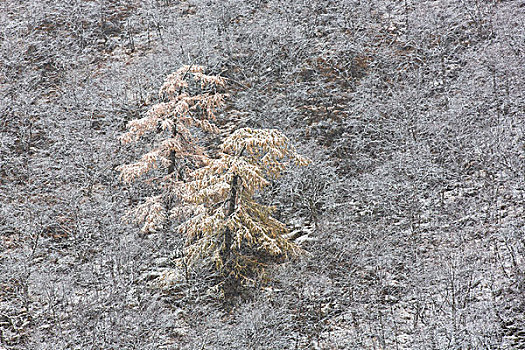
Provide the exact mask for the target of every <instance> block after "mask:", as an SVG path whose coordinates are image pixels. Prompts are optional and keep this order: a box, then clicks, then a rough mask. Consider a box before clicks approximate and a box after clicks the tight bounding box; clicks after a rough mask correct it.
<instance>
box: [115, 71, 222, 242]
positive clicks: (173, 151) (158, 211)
mask: <svg viewBox="0 0 525 350" xmlns="http://www.w3.org/2000/svg"><path fill="white" fill-rule="evenodd" d="M224 85H225V80H224V78H222V77H220V76H215V75H207V74H205V73H204V67H202V66H196V65H191V66H182V67H181V68H179V69H178V70H177V71H175V72H173V73H172V74H170V75H169V76H168V77H167V79H166V81H165V82H164V84H163V85H162V87H161V89H160V92H159V95H160V98H161V99H162V100H163V102H160V103H157V104H155V105H154V106H153V107H152V108H151V109H149V110H148V112H147V113H146V115H145V116H144V117H143V118H140V119H136V120H132V121H130V122H129V123H128V124H127V129H128V131H127V132H126V133H124V134H123V135H122V136H121V137H120V140H121V142H122V143H130V142H136V141H138V140H140V139H141V138H142V137H144V136H145V135H146V134H148V133H150V134H151V133H153V134H154V135H155V136H154V137H155V145H154V147H153V149H152V150H151V151H149V152H148V153H146V154H144V155H143V156H142V157H141V158H140V159H139V160H138V161H136V162H134V163H131V164H126V165H123V166H120V167H119V168H118V170H119V171H120V177H121V180H122V181H124V182H126V183H130V182H133V181H136V180H137V179H144V175H146V174H147V173H149V172H150V171H151V170H153V169H156V168H159V167H163V168H166V170H167V174H166V173H165V174H164V176H156V177H154V178H150V179H148V182H149V183H151V184H153V185H154V186H157V187H159V188H161V194H160V195H156V196H152V197H149V198H147V199H146V200H145V201H144V202H143V203H142V204H140V205H138V206H137V207H136V208H134V209H132V210H131V211H130V212H129V213H128V215H127V217H128V218H130V219H131V220H132V221H135V222H138V223H142V224H143V226H142V231H143V232H152V231H155V230H156V229H158V228H160V227H161V226H162V224H163V223H164V222H165V221H166V218H167V215H166V203H167V201H170V198H172V196H173V192H174V191H175V190H176V188H177V187H176V186H174V184H175V183H177V182H178V181H180V180H181V179H182V177H183V176H184V173H185V172H186V171H187V170H188V169H187V167H186V166H184V164H185V163H186V161H187V160H190V161H191V162H190V163H193V164H196V165H197V166H198V165H199V163H202V162H203V161H204V160H205V159H206V155H205V152H204V150H203V149H202V147H200V146H199V145H198V144H197V142H196V141H195V138H194V136H193V135H194V130H195V129H196V128H198V129H201V130H203V131H206V132H212V133H216V132H218V129H217V127H216V125H215V124H214V121H215V114H216V113H217V111H218V110H220V109H221V108H222V107H223V106H224V99H225V97H226V95H225V94H222V93H219V92H218V89H219V88H222V87H224Z"/></svg>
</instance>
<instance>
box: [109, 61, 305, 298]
mask: <svg viewBox="0 0 525 350" xmlns="http://www.w3.org/2000/svg"><path fill="white" fill-rule="evenodd" d="M224 86H225V79H224V78H221V77H219V76H212V75H206V74H204V68H203V67H202V66H183V67H181V68H180V69H178V70H177V71H176V72H174V73H172V74H170V75H169V76H168V78H167V80H166V82H165V83H164V85H163V86H162V88H161V89H160V96H161V98H162V99H163V100H164V102H161V103H158V104H156V105H154V106H153V107H152V108H151V109H150V110H149V111H148V112H147V114H146V115H145V116H144V117H143V118H140V119H137V120H133V121H131V122H129V123H128V125H127V128H128V131H127V132H126V133H125V134H123V135H122V136H121V138H120V139H121V141H122V142H123V143H130V142H136V141H138V140H140V139H141V138H142V137H143V136H145V135H146V134H148V133H149V134H153V137H154V138H155V144H154V147H153V149H152V150H151V151H149V152H148V153H146V154H144V155H143V156H142V157H141V158H140V159H139V160H138V161H136V162H134V163H132V164H127V165H123V166H121V167H119V170H120V172H121V174H120V175H121V179H122V180H123V181H124V182H127V183H129V182H133V181H136V180H137V179H142V180H145V181H146V180H147V181H148V183H151V184H154V185H156V186H157V188H158V190H159V192H160V194H158V195H155V196H152V197H150V198H147V199H146V201H145V202H143V203H142V204H140V205H138V206H137V207H136V208H133V209H132V210H130V211H129V213H128V217H129V218H130V219H132V220H133V221H135V222H138V223H142V224H143V227H142V231H143V232H152V231H156V230H158V229H160V228H161V227H162V226H163V224H164V223H165V221H166V220H167V218H168V217H169V215H171V216H172V217H175V218H176V219H177V221H179V222H182V224H180V225H179V226H178V231H179V232H180V233H182V234H183V235H184V236H185V239H186V249H185V252H186V256H185V260H186V261H187V263H188V264H190V265H191V264H193V263H195V262H197V261H202V260H207V259H210V260H211V262H212V263H213V265H214V266H215V268H216V269H217V271H219V272H220V274H221V276H222V277H223V282H222V284H223V287H224V288H223V290H224V291H225V292H226V289H228V288H227V287H228V286H230V287H231V286H232V283H234V284H235V285H236V284H237V283H239V282H247V281H251V280H252V278H253V277H254V276H255V274H256V273H257V272H258V271H260V270H261V269H262V268H263V267H264V266H265V262H266V261H268V258H270V257H287V256H290V255H297V254H298V253H299V252H300V248H299V247H298V246H296V245H295V244H294V243H293V242H290V241H289V240H288V239H287V238H286V237H285V233H286V232H287V229H286V226H285V225H284V224H283V223H281V222H279V221H278V220H276V219H275V218H273V217H272V212H273V208H272V207H269V206H266V205H263V204H260V203H258V202H257V201H256V196H257V193H260V191H262V190H264V188H265V187H266V186H268V185H269V184H270V181H272V180H274V179H277V178H278V177H280V176H281V175H282V173H283V171H284V170H285V168H286V167H287V166H289V165H291V164H298V165H305V164H306V163H308V160H307V159H306V158H304V157H301V156H300V155H298V154H297V153H296V151H295V149H294V147H293V146H292V145H291V143H290V141H289V140H288V139H287V138H286V136H284V135H283V134H282V133H281V132H279V131H277V130H273V129H264V130H259V129H249V128H243V129H239V130H237V131H235V132H233V133H232V134H230V135H229V136H227V137H226V138H225V140H224V142H223V143H222V145H221V147H220V150H219V151H218V154H215V156H214V157H209V156H208V155H207V154H206V152H205V151H206V150H204V149H203V148H202V147H201V146H199V145H198V143H197V142H196V140H195V137H194V135H195V133H196V131H197V130H201V131H205V132H211V133H217V132H218V131H219V130H218V128H217V127H216V125H215V124H214V120H215V114H216V113H217V111H219V110H220V109H221V108H222V107H224V98H225V94H223V93H219V92H218V89H219V88H223V87H224ZM188 164H189V166H188ZM162 167H164V168H166V169H167V172H164V173H162V174H161V175H159V173H158V172H157V174H155V176H153V177H151V176H150V177H149V178H146V174H148V173H150V171H152V170H153V169H157V168H162ZM174 197H176V198H177V199H178V201H179V205H178V206H174V207H173V208H171V209H170V210H167V209H169V208H168V207H169V205H168V206H167V205H166V203H170V202H171V201H172V199H173V198H174ZM168 212H169V214H168ZM230 289H231V288H230Z"/></svg>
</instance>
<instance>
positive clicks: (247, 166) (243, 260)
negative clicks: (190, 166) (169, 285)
mask: <svg viewBox="0 0 525 350" xmlns="http://www.w3.org/2000/svg"><path fill="white" fill-rule="evenodd" d="M307 163H308V160H307V159H306V158H304V157H302V156H300V155H299V154H297V153H296V151H295V149H294V147H293V146H292V145H291V144H290V142H289V140H288V139H287V138H286V136H284V135H283V134H282V133H281V132H279V131H277V130H273V129H263V130H259V129H249V128H243V129H239V130H237V131H235V132H234V133H233V134H231V135H230V136H229V137H227V138H226V139H225V140H224V142H223V144H222V146H221V152H220V154H219V157H218V158H216V159H210V160H209V161H208V164H207V165H206V166H204V167H202V168H199V169H197V170H195V171H193V172H192V173H191V178H192V181H190V182H187V183H186V184H184V189H185V191H184V192H183V193H184V194H183V199H184V202H185V203H186V204H187V206H189V207H190V209H191V210H192V213H193V216H192V217H191V218H190V219H189V220H187V221H186V222H185V223H184V224H182V225H181V226H180V227H179V229H180V231H181V232H183V233H185V234H186V236H187V258H188V259H189V262H190V263H191V262H194V261H198V260H201V259H202V258H204V257H208V258H211V260H212V262H213V263H214V265H215V266H216V268H217V270H219V271H220V272H221V273H222V275H223V276H225V277H227V278H228V279H230V280H232V279H233V280H235V281H245V282H246V281H250V280H251V278H252V276H253V275H254V273H256V272H257V271H259V270H261V268H262V267H264V265H265V264H264V261H265V260H266V257H271V256H273V257H275V256H282V257H286V256H289V255H296V254H297V253H299V251H300V249H299V247H298V246H296V245H295V244H294V243H292V242H290V241H289V240H288V239H286V238H285V236H284V234H285V233H286V232H287V229H286V226H285V225H284V224H283V223H281V222H279V221H278V220H276V219H275V218H273V217H272V211H273V208H272V207H269V206H266V205H263V204H259V203H257V201H256V200H255V198H254V196H255V195H256V194H257V192H260V191H262V190H263V189H264V188H265V187H266V186H268V185H269V184H270V181H271V180H272V179H276V178H278V177H280V176H281V174H282V172H283V171H284V169H285V168H286V167H287V166H288V165H291V164H297V165H305V164H307ZM178 211H179V208H175V209H174V210H173V214H174V215H177V213H178Z"/></svg>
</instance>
